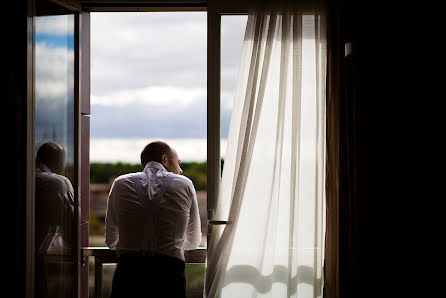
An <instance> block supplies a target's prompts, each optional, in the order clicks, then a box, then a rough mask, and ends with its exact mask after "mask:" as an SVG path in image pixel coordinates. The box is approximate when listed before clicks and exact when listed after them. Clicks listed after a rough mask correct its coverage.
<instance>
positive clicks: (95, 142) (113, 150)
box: [90, 138, 226, 163]
mask: <svg viewBox="0 0 446 298" xmlns="http://www.w3.org/2000/svg"><path fill="white" fill-rule="evenodd" d="M156 140H161V141H165V142H167V143H168V144H169V145H170V146H172V147H173V148H174V149H175V150H176V151H177V153H178V157H179V158H180V159H181V160H182V161H189V162H190V161H197V162H202V161H205V160H206V159H207V153H206V152H207V144H206V139H156ZM151 141H155V139H141V138H138V139H117V138H105V139H102V138H101V139H91V141H90V159H91V162H119V161H120V162H128V163H139V162H140V154H141V151H142V149H143V148H144V147H145V146H146V145H147V144H148V143H150V142H151ZM220 147H221V149H220V151H221V156H222V157H224V156H225V152H226V140H225V139H222V140H221V144H220Z"/></svg>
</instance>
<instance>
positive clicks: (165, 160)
mask: <svg viewBox="0 0 446 298" xmlns="http://www.w3.org/2000/svg"><path fill="white" fill-rule="evenodd" d="M161 163H162V164H163V166H167V165H169V163H168V158H167V155H166V154H163V155H161Z"/></svg>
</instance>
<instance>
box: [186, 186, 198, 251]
mask: <svg viewBox="0 0 446 298" xmlns="http://www.w3.org/2000/svg"><path fill="white" fill-rule="evenodd" d="M189 193H190V196H191V197H192V198H191V199H192V203H191V206H190V214H189V223H188V224H187V228H186V235H185V240H184V244H183V248H184V250H193V249H196V248H197V247H198V245H200V242H201V221H200V212H199V210H198V200H197V194H196V192H195V189H194V187H193V186H192V187H189Z"/></svg>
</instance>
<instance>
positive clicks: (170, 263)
mask: <svg viewBox="0 0 446 298" xmlns="http://www.w3.org/2000/svg"><path fill="white" fill-rule="evenodd" d="M184 266H185V264H184V262H183V261H182V260H180V259H177V258H174V257H169V256H163V255H157V256H142V255H140V254H125V255H121V256H119V257H118V266H117V267H116V270H115V274H114V276H113V285H112V294H111V298H120V297H125V298H132V297H163V298H164V297H166V298H168V297H172V298H176V297H181V298H184V297H186V278H185V275H184Z"/></svg>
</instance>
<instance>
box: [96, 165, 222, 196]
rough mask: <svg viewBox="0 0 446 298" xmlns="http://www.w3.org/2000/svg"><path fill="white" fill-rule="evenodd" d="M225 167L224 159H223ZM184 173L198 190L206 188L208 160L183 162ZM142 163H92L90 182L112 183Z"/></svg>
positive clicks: (133, 171)
mask: <svg viewBox="0 0 446 298" xmlns="http://www.w3.org/2000/svg"><path fill="white" fill-rule="evenodd" d="M222 167H223V160H222ZM181 168H182V169H183V175H184V176H186V177H188V178H189V179H191V180H192V182H193V183H194V186H195V189H196V190H206V188H207V163H206V162H182V163H181ZM141 171H142V167H141V164H131V163H122V162H118V163H91V164H90V183H110V182H112V181H113V180H114V179H115V178H116V177H118V176H120V175H123V174H127V173H135V172H141Z"/></svg>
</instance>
